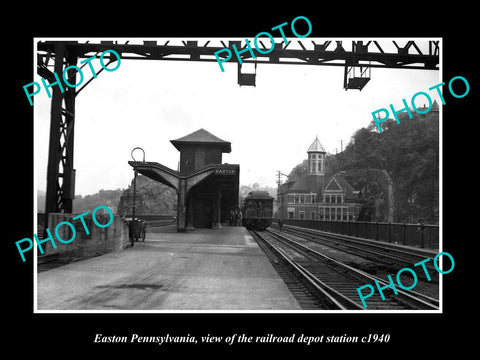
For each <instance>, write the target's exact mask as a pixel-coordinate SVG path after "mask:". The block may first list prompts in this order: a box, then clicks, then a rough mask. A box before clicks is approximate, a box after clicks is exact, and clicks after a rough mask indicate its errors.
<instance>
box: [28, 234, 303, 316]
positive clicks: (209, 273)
mask: <svg viewBox="0 0 480 360" xmlns="http://www.w3.org/2000/svg"><path fill="white" fill-rule="evenodd" d="M37 304H38V305H37V309H38V310H39V311H41V310H191V311H195V310H222V311H223V310H232V311H235V310H301V307H300V306H299V304H298V303H297V301H296V300H295V298H294V297H293V295H292V294H291V293H290V291H289V290H288V288H287V287H286V285H285V283H284V282H283V280H282V279H281V278H280V277H279V276H278V274H277V273H276V271H275V270H274V268H273V267H272V265H271V264H270V262H269V260H268V259H267V257H266V256H265V254H264V253H263V251H262V250H261V249H260V248H259V246H258V244H257V243H256V242H255V240H253V238H252V237H251V236H250V235H249V234H248V231H247V230H246V229H245V228H242V227H224V228H223V229H221V230H210V229H197V230H195V231H193V232H187V233H177V232H176V231H175V230H174V229H173V228H172V229H170V228H169V227H165V228H163V229H161V228H152V229H149V231H148V232H147V237H146V241H145V242H144V243H142V242H137V243H135V246H134V247H133V248H127V249H125V250H123V251H119V252H114V253H109V254H106V255H102V256H99V257H96V258H92V259H88V260H84V261H79V262H77V263H71V264H68V265H65V266H62V267H60V268H56V269H52V270H49V271H45V272H41V273H39V274H38V278H37Z"/></svg>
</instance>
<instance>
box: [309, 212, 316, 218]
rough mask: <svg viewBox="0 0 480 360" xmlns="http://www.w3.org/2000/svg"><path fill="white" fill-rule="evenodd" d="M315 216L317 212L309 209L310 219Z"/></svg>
mask: <svg viewBox="0 0 480 360" xmlns="http://www.w3.org/2000/svg"><path fill="white" fill-rule="evenodd" d="M316 217H317V214H316V213H315V211H310V220H315V218H316Z"/></svg>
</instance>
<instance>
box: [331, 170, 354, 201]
mask: <svg viewBox="0 0 480 360" xmlns="http://www.w3.org/2000/svg"><path fill="white" fill-rule="evenodd" d="M339 187H340V188H339ZM338 190H341V191H343V192H345V194H346V195H347V196H350V195H351V194H352V193H353V192H354V191H355V189H354V188H353V186H352V185H351V184H350V183H349V182H348V181H347V179H345V177H344V176H343V175H339V174H335V175H333V176H332V177H331V178H330V179H328V182H327V186H325V191H338Z"/></svg>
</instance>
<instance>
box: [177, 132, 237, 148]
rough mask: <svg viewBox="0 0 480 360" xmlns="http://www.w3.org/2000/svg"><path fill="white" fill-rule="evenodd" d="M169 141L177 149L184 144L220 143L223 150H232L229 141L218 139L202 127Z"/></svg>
mask: <svg viewBox="0 0 480 360" xmlns="http://www.w3.org/2000/svg"><path fill="white" fill-rule="evenodd" d="M170 142H171V143H172V144H173V146H175V147H176V148H177V150H179V151H180V150H181V148H182V146H183V145H185V144H202V145H220V146H221V147H222V151H223V152H230V151H232V148H231V143H230V142H228V141H225V140H222V139H220V138H219V137H217V136H215V135H213V134H212V133H210V132H209V131H207V130H205V129H203V128H202V129H198V130H197V131H194V132H192V133H191V134H188V135H185V136H183V137H181V138H178V139H176V140H170Z"/></svg>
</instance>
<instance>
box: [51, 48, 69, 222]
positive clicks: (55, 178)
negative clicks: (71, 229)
mask: <svg viewBox="0 0 480 360" xmlns="http://www.w3.org/2000/svg"><path fill="white" fill-rule="evenodd" d="M76 64H77V56H76V55H75V54H73V53H71V52H68V51H67V46H66V44H65V42H58V43H56V44H55V64H54V73H55V74H56V75H57V77H58V81H57V80H56V78H53V79H49V80H50V85H49V89H50V92H51V93H52V104H51V110H50V140H49V151H48V165H47V193H46V201H45V229H46V228H47V227H48V214H49V213H53V212H65V213H71V212H72V205H73V199H74V197H75V170H74V168H73V149H74V147H73V139H74V134H73V132H74V125H75V95H76V93H75V87H68V86H66V85H65V83H64V81H63V76H62V74H63V71H64V69H65V68H66V67H67V66H70V65H76ZM66 76H67V78H68V82H69V83H70V84H76V71H75V69H73V68H72V69H69V70H68V71H67V74H66ZM60 181H61V183H60Z"/></svg>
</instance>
